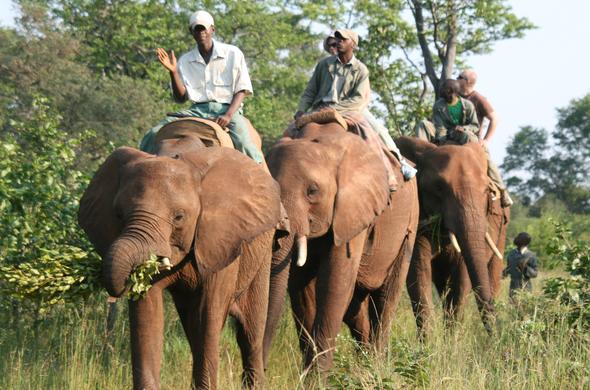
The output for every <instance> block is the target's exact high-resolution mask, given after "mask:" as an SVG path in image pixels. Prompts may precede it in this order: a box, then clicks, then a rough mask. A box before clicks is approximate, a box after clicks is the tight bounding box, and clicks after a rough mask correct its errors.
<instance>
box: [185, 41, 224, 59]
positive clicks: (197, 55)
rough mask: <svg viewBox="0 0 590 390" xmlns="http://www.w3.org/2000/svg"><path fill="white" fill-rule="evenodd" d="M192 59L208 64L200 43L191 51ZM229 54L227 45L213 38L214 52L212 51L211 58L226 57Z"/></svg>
mask: <svg viewBox="0 0 590 390" xmlns="http://www.w3.org/2000/svg"><path fill="white" fill-rule="evenodd" d="M191 54H192V55H191V59H190V60H191V61H193V62H200V63H202V64H206V63H205V60H204V59H203V56H202V55H201V52H200V51H199V45H196V46H195V48H194V49H193V50H192V53H191ZM226 56H227V50H226V49H225V45H224V44H223V43H220V42H217V41H216V40H215V39H214V40H213V53H211V60H213V59H215V58H225V57H226Z"/></svg>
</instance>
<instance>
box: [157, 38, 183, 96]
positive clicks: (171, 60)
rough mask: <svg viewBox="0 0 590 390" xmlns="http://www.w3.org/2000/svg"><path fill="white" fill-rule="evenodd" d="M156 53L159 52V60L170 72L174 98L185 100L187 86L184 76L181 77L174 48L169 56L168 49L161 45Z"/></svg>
mask: <svg viewBox="0 0 590 390" xmlns="http://www.w3.org/2000/svg"><path fill="white" fill-rule="evenodd" d="M156 53H157V54H158V60H159V61H160V63H161V64H162V65H163V66H164V68H166V69H168V71H169V72H170V83H171V84H172V94H173V95H174V100H176V101H177V102H179V103H182V102H185V101H186V87H185V86H184V83H183V82H182V78H181V77H180V73H179V72H178V65H177V62H176V56H175V55H174V50H172V51H170V56H168V53H166V50H164V49H162V48H161V47H159V48H158V50H157V51H156Z"/></svg>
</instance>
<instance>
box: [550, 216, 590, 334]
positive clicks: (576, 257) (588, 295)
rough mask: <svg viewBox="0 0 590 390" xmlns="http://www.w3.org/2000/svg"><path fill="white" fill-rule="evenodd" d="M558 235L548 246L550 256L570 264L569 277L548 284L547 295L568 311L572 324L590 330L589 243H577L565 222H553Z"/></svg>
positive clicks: (552, 280) (568, 266)
mask: <svg viewBox="0 0 590 390" xmlns="http://www.w3.org/2000/svg"><path fill="white" fill-rule="evenodd" d="M554 225H555V230H556V235H555V237H554V238H553V239H552V240H550V241H549V243H548V244H547V247H548V252H549V254H550V255H553V256H555V257H559V258H560V259H561V261H562V262H563V263H564V264H566V265H567V267H566V269H567V271H568V272H569V276H567V277H558V278H553V279H550V280H548V281H547V282H546V284H545V288H544V293H545V295H546V296H548V297H550V298H552V299H556V300H558V301H559V302H560V303H561V304H562V305H564V306H566V307H568V308H569V313H568V314H569V315H568V319H569V323H570V324H571V325H572V326H575V327H579V328H582V329H584V330H585V331H588V330H590V243H589V242H587V241H582V240H576V239H574V238H573V236H572V232H571V231H570V230H569V229H568V228H567V227H566V226H565V225H564V224H562V223H559V222H554Z"/></svg>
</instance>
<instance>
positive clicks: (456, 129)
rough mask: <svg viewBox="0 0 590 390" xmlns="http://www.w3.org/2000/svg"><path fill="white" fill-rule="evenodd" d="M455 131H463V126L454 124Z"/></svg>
mask: <svg viewBox="0 0 590 390" xmlns="http://www.w3.org/2000/svg"><path fill="white" fill-rule="evenodd" d="M455 131H458V132H459V133H464V132H465V128H464V127H463V126H455Z"/></svg>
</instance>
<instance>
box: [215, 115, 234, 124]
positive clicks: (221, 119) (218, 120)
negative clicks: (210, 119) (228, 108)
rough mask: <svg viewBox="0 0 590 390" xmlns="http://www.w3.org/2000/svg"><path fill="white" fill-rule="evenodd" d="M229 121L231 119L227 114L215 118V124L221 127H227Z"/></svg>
mask: <svg viewBox="0 0 590 390" xmlns="http://www.w3.org/2000/svg"><path fill="white" fill-rule="evenodd" d="M230 121H231V117H230V116H229V115H227V114H224V115H220V116H218V117H217V118H215V123H217V124H218V125H219V126H221V127H227V125H229V122H230Z"/></svg>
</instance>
